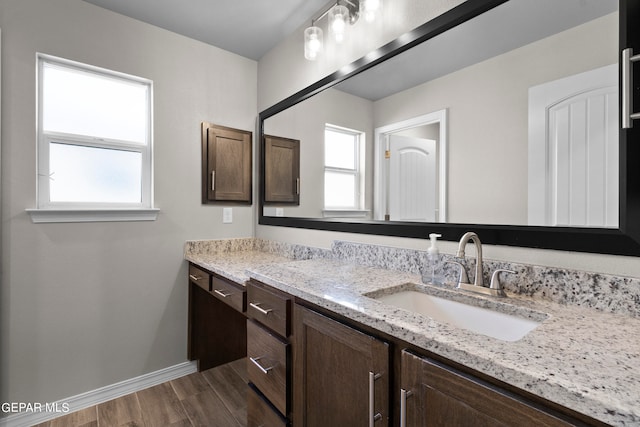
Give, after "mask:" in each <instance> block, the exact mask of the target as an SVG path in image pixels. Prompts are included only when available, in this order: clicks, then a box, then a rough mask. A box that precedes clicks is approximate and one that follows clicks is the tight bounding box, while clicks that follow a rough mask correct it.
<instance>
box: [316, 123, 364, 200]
mask: <svg viewBox="0 0 640 427" xmlns="http://www.w3.org/2000/svg"><path fill="white" fill-rule="evenodd" d="M363 150H364V133H363V132H360V131H356V130H351V129H345V128H342V127H338V126H333V125H326V126H325V132H324V208H325V209H326V210H332V209H333V210H350V209H354V210H355V209H362V207H363V205H364V191H363V190H364V189H363V186H364V162H363V160H362V157H363Z"/></svg>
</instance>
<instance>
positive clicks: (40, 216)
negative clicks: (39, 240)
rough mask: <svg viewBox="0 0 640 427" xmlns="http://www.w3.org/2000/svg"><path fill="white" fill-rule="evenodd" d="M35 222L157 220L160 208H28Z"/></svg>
mask: <svg viewBox="0 0 640 427" xmlns="http://www.w3.org/2000/svg"><path fill="white" fill-rule="evenodd" d="M26 211H27V213H28V214H29V216H30V217H31V221H32V222H33V223H35V224H39V223H47V222H117V221H155V220H156V219H157V218H158V212H160V209H26Z"/></svg>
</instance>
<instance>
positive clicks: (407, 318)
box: [247, 259, 640, 425]
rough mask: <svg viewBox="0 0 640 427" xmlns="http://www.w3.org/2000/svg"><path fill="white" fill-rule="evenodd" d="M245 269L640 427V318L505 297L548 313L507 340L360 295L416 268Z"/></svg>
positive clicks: (327, 263)
mask: <svg viewBox="0 0 640 427" xmlns="http://www.w3.org/2000/svg"><path fill="white" fill-rule="evenodd" d="M247 274H248V276H249V277H251V278H255V279H256V280H259V281H262V282H264V283H266V284H268V285H271V286H273V287H275V288H278V289H280V290H282V291H285V292H287V293H289V294H292V295H294V296H296V297H300V298H302V299H304V300H306V301H309V302H311V303H313V304H316V305H318V306H321V307H324V308H327V309H329V310H331V311H334V312H335V313H338V314H341V315H343V316H345V317H347V318H349V319H352V320H354V321H356V322H360V323H362V324H365V325H367V326H371V327H373V328H375V329H377V330H380V331H382V332H384V333H387V334H389V335H391V336H394V337H396V338H399V339H401V340H404V341H406V342H409V343H412V344H414V345H416V346H418V347H420V348H423V349H425V350H428V351H431V352H433V353H436V354H438V355H441V356H443V357H446V358H448V359H450V360H453V361H455V362H458V363H460V364H463V365H465V366H468V367H469V368H472V369H475V370H477V371H479V372H482V373H485V374H487V375H489V376H491V377H494V378H496V379H498V380H500V381H503V382H505V383H508V384H511V385H513V386H515V387H518V388H520V389H522V390H526V391H528V392H531V393H533V394H535V395H538V396H541V397H544V398H546V399H548V400H550V401H553V402H557V403H559V404H561V405H563V406H566V407H568V408H571V409H573V410H575V411H577V412H581V413H583V414H586V415H588V416H591V417H593V418H595V419H598V420H601V421H603V422H605V423H609V424H612V425H640V319H638V318H635V317H630V316H627V315H621V314H610V313H602V312H599V311H596V310H594V309H590V308H582V307H574V306H567V305H560V304H557V303H553V302H547V301H539V300H533V299H532V298H528V297H520V296H515V295H509V298H506V299H504V300H501V301H504V302H506V303H507V304H508V306H515V310H516V311H517V310H519V309H528V310H535V311H536V312H542V313H546V314H547V315H548V318H547V319H546V320H544V321H543V322H542V323H541V324H540V325H539V326H538V327H537V328H536V329H535V330H533V331H532V332H530V333H528V334H527V335H526V336H525V337H524V338H522V339H520V340H518V341H515V342H506V341H501V340H498V339H495V338H491V337H488V336H485V335H480V334H478V333H473V332H470V331H467V330H464V329H460V328H456V327H453V326H449V325H447V324H445V323H440V322H437V321H435V320H432V319H430V318H428V317H426V316H422V315H418V314H414V313H411V312H409V311H405V310H402V309H397V308H393V307H391V306H388V305H385V304H383V303H381V302H379V301H376V300H374V299H372V298H369V297H366V296H364V294H369V293H372V292H373V293H376V292H377V293H384V292H385V290H387V291H388V290H389V289H390V288H394V287H396V286H402V285H406V284H408V283H417V284H419V283H420V277H419V276H418V275H417V274H411V273H404V272H399V271H393V270H386V269H381V268H374V267H365V266H359V265H354V264H350V263H345V262H342V261H336V260H329V259H325V260H320V259H316V260H305V261H291V262H285V263H278V264H263V265H255V266H250V267H248V271H247ZM446 291H447V290H446V289H445V292H446ZM451 292H457V293H459V292H461V291H457V290H451ZM472 298H476V299H479V300H483V299H484V300H488V301H490V300H492V298H491V297H483V296H475V295H474V296H472ZM494 301H495V300H494Z"/></svg>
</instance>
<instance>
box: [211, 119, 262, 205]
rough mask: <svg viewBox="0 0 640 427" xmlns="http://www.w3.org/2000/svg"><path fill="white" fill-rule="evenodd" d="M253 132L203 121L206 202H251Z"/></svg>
mask: <svg viewBox="0 0 640 427" xmlns="http://www.w3.org/2000/svg"><path fill="white" fill-rule="evenodd" d="M251 165H252V160H251V132H248V131H243V130H238V129H232V128H227V127H224V126H217V125H214V124H211V123H207V122H202V203H212V202H234V203H242V204H251V201H252V199H251V188H252V187H251V185H252V183H251V177H252V173H251Z"/></svg>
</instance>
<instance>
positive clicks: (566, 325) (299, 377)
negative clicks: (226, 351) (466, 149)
mask: <svg viewBox="0 0 640 427" xmlns="http://www.w3.org/2000/svg"><path fill="white" fill-rule="evenodd" d="M256 242H258V243H254V247H253V249H251V250H245V251H241V252H235V253H234V252H216V251H213V252H212V253H211V254H210V255H206V256H205V255H197V254H193V253H190V252H189V250H188V249H187V251H186V253H185V255H186V256H185V257H186V259H187V260H189V261H190V262H191V263H192V264H191V265H192V266H193V265H196V266H199V267H200V268H203V269H206V270H207V271H210V272H214V271H215V272H216V274H221V275H223V276H224V275H225V274H226V275H227V276H228V277H235V278H236V279H245V280H247V282H246V290H247V294H248V298H247V306H248V307H249V308H248V309H247V312H246V316H247V317H248V318H249V320H247V324H246V327H247V331H248V333H247V349H248V351H247V356H248V359H247V367H248V374H249V381H250V383H251V385H250V388H249V389H248V399H249V416H248V417H249V418H248V419H249V425H260V424H259V423H257V421H258V420H264V419H265V418H264V417H271V419H273V420H276V421H278V422H279V423H281V424H276V425H287V423H290V425H294V426H297V425H315V421H314V420H316V421H317V420H320V421H321V422H322V423H324V425H326V423H327V421H328V420H331V422H332V423H333V424H335V425H350V423H356V422H357V423H365V421H362V420H363V419H365V420H369V419H370V420H371V421H373V423H374V424H373V425H394V426H398V425H426V424H425V423H432V422H435V423H436V425H438V424H437V423H438V422H441V421H439V420H443V419H444V420H447V422H448V423H450V422H453V419H452V418H451V414H452V413H455V414H457V416H459V417H461V418H460V420H459V421H460V423H462V424H460V425H464V421H463V420H464V417H471V418H472V419H473V420H474V422H484V424H480V425H496V424H498V423H499V422H502V423H505V424H507V425H633V424H634V423H635V424H637V423H639V422H640V412H639V408H640V400H639V399H640V376H639V375H638V372H640V347H638V344H637V343H638V342H640V340H639V339H640V319H638V316H637V312H636V314H635V315H633V314H632V313H630V312H628V310H626V309H624V308H622V306H620V307H618V308H617V309H614V310H613V311H615V310H618V311H619V312H618V313H612V312H605V311H606V309H604V310H603V309H596V308H594V307H587V306H586V305H589V304H595V305H597V302H595V301H594V302H593V303H588V304H587V303H585V301H587V300H586V299H585V300H582V301H583V302H582V304H583V305H584V306H582V307H580V306H578V305H577V304H580V303H577V304H576V303H575V302H571V301H569V302H568V301H566V300H565V301H560V300H559V298H560V297H559V296H558V295H556V296H553V294H554V293H556V290H555V288H554V286H556V285H554V284H552V283H550V282H549V283H543V284H539V286H542V287H544V288H545V291H547V296H546V297H540V296H538V297H535V298H532V297H527V296H524V295H522V293H518V292H514V288H512V287H510V286H509V287H508V288H507V289H506V291H507V294H508V297H507V298H504V299H500V300H499V301H496V299H495V298H494V297H489V296H481V295H478V296H477V295H474V294H469V293H468V292H464V291H460V290H455V289H451V286H446V287H430V286H424V285H422V284H420V275H419V274H417V273H415V272H413V271H416V270H415V269H416V268H418V266H417V265H413V266H411V265H410V264H411V263H412V262H418V261H419V260H421V259H422V256H423V255H424V253H420V252H419V251H409V250H406V251H403V252H402V253H399V252H398V249H397V248H384V247H376V246H370V245H356V244H350V243H348V242H336V243H335V244H334V248H333V250H332V251H323V250H317V251H318V252H314V249H313V248H302V247H298V248H297V250H295V251H291V250H289V251H288V252H287V253H285V252H280V253H278V254H276V253H274V252H268V251H269V250H272V249H273V248H272V247H270V248H269V249H268V250H267V253H265V252H264V249H265V248H267V247H269V245H271V243H270V242H264V241H262V242H260V241H259V240H256ZM187 246H189V244H187ZM348 253H352V254H359V255H360V256H362V257H363V258H368V259H369V261H368V262H367V263H366V264H368V265H362V264H363V263H362V261H354V259H353V258H349V257H348V256H344V255H345V254H348ZM372 254H377V255H375V256H374V258H375V257H379V258H377V259H378V261H380V260H382V259H386V260H387V261H385V262H394V261H395V262H400V263H401V264H402V265H400V264H396V265H387V266H386V267H384V268H383V267H382V265H383V264H384V262H380V263H377V264H376V262H371V261H372V259H374V258H372V256H373V255H372ZM382 254H385V255H382ZM356 256H357V255H356ZM253 257H255V259H256V260H257V262H256V264H252V262H251V259H252V258H253ZM266 258H270V259H271V261H270V262H264V260H265V259H266ZM308 258H312V259H308ZM241 259H242V260H244V267H245V270H243V272H242V273H240V272H239V271H238V269H241V268H242V267H240V265H241V264H242V263H238V260H241ZM258 260H262V261H263V262H259V261H258ZM389 260H394V261H389ZM407 260H408V261H407ZM411 260H413V261H411ZM404 261H407V262H404ZM224 265H228V266H231V265H233V266H234V267H233V268H235V269H236V272H235V273H233V272H231V270H230V271H229V272H226V273H225V271H224ZM372 265H377V266H372ZM492 267H493V266H492ZM512 267H513V268H515V269H519V266H516V265H514V266H512ZM520 267H521V266H520ZM531 271H533V269H532V270H531ZM570 276H571V272H567V274H566V275H565V276H564V277H565V278H566V277H570ZM578 276H579V275H574V277H578ZM555 277H558V275H557V274H556V275H555ZM452 279H453V278H452ZM584 279H588V278H584ZM599 280H603V281H607V280H611V281H610V282H609V284H608V286H609V287H612V288H617V291H622V292H625V293H626V292H627V291H629V290H630V291H631V292H633V289H637V286H638V283H636V282H638V281H637V280H636V281H635V282H634V281H630V280H629V279H624V280H622V282H624V283H622V282H618V281H617V279H614V278H607V277H600V278H599ZM560 281H564V286H565V287H567V286H568V287H570V288H571V290H572V293H574V294H576V293H580V292H582V293H585V294H587V293H589V292H593V288H590V286H580V285H581V284H579V283H571V282H570V281H567V280H565V279H564V278H561V279H560ZM594 282H595V281H593V280H592V282H591V283H592V284H593V283H594ZM521 283H523V284H526V283H527V281H526V280H524V281H522V282H521ZM582 285H584V284H582ZM558 286H562V285H561V284H559V285H558ZM407 287H409V288H412V289H420V290H421V291H423V292H428V293H431V294H434V295H439V296H441V297H445V298H446V299H459V300H460V301H463V302H464V303H466V304H475V305H476V306H483V307H485V308H486V307H488V308H490V310H491V311H500V312H503V313H506V314H509V315H516V316H521V315H528V314H526V313H533V314H532V315H533V316H540V315H542V317H536V321H538V322H539V324H538V325H537V326H536V327H535V328H534V329H533V330H531V331H530V332H528V333H526V334H525V335H524V337H522V338H520V339H517V340H515V341H513V340H512V341H509V340H503V339H498V338H492V337H489V336H487V335H484V334H480V333H477V332H473V331H470V330H467V329H464V328H460V327H456V326H452V325H450V324H448V323H447V322H444V321H436V320H434V319H432V318H431V317H429V316H426V315H423V314H418V313H415V312H412V311H410V310H407V309H400V308H396V307H394V306H392V305H390V304H387V303H386V302H383V301H382V300H381V299H380V296H382V295H388V294H390V293H396V292H398V291H399V290H402V289H406V288H407ZM521 291H522V292H524V293H527V292H528V293H530V294H536V292H534V290H532V289H530V288H529V289H522V290H521ZM635 292H636V293H637V290H636V291H635ZM460 295H461V296H462V297H461V298H462V299H460V298H458V296H460ZM537 295H541V294H539V293H538V294H537ZM612 295H613V293H612V294H611V295H606V294H604V293H602V294H600V295H599V296H598V299H599V300H600V302H601V303H603V304H604V306H607V305H608V306H609V307H615V306H616V304H617V303H616V300H615V297H613V296H612ZM627 296H628V297H631V298H634V297H633V295H629V294H627ZM554 299H555V301H554ZM256 307H257V308H256ZM610 311H611V310H610ZM265 313H266V314H265ZM251 359H253V360H251ZM347 397H348V398H347ZM252 414H254V415H252ZM255 414H260V415H255ZM443 414H445V415H443ZM442 416H445V418H440V417H442ZM356 420H357V421H356ZM481 420H482V421H481ZM254 421H256V423H255V424H253V422H254ZM401 421H402V422H403V423H405V422H406V424H401ZM367 422H368V421H367ZM345 423H346V424H345ZM445 425H450V424H445ZM474 425H475V424H474Z"/></svg>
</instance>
